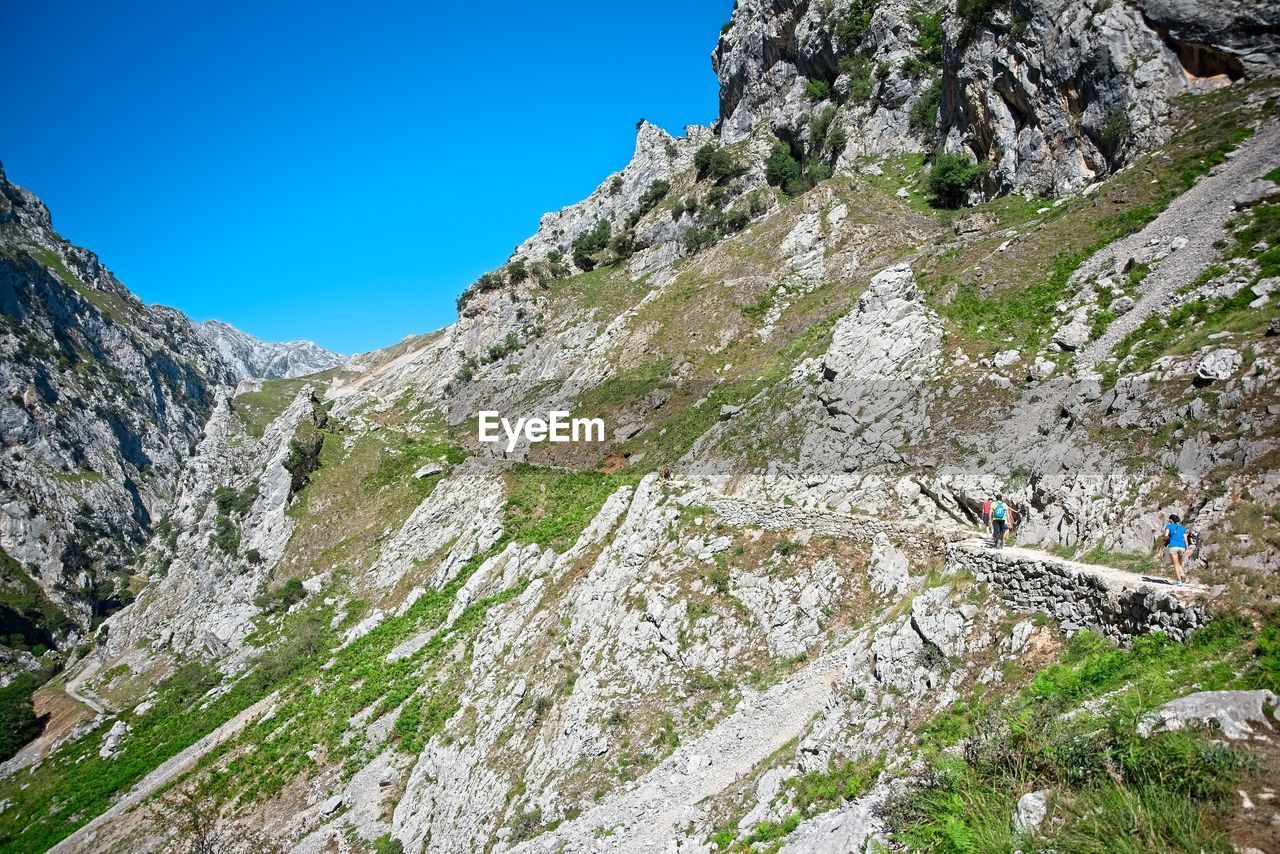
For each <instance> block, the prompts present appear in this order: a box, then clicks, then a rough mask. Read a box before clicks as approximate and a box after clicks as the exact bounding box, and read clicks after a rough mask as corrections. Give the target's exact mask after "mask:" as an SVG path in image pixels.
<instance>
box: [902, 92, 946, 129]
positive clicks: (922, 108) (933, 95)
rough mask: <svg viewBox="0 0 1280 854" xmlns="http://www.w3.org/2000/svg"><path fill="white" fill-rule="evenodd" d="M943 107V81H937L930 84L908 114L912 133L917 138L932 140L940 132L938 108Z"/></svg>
mask: <svg viewBox="0 0 1280 854" xmlns="http://www.w3.org/2000/svg"><path fill="white" fill-rule="evenodd" d="M941 105H942V81H941V80H935V81H933V82H932V83H930V84H929V86H928V88H926V89H925V90H924V91H923V92H921V93H920V97H919V98H918V99H917V100H916V102H915V103H914V104H912V105H911V111H910V112H909V113H908V114H907V121H908V123H909V124H910V126H911V132H912V133H914V134H916V135H917V136H919V137H921V138H923V139H926V140H931V139H932V138H933V137H934V135H935V134H936V133H937V130H938V108H939V107H940V106H941Z"/></svg>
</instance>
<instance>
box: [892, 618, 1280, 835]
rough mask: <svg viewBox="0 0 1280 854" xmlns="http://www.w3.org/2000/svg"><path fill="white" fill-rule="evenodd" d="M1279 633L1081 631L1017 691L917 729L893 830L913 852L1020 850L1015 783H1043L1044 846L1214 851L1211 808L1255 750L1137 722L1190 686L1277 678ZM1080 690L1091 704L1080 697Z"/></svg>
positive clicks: (1226, 796) (1218, 623) (1225, 801)
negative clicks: (916, 773) (923, 765)
mask: <svg viewBox="0 0 1280 854" xmlns="http://www.w3.org/2000/svg"><path fill="white" fill-rule="evenodd" d="M1278 637H1280V630H1277V627H1276V626H1275V625H1274V624H1268V625H1267V626H1266V627H1265V628H1264V629H1263V630H1262V631H1260V632H1259V631H1255V630H1254V628H1253V626H1252V625H1250V624H1249V623H1247V622H1244V621H1242V620H1239V619H1235V618H1231V617H1219V618H1217V619H1216V620H1215V621H1213V622H1211V623H1210V624H1209V625H1208V626H1207V627H1206V628H1203V629H1201V630H1200V631H1198V632H1196V633H1195V634H1194V635H1192V637H1191V639H1190V640H1189V641H1188V643H1186V644H1178V643H1175V642H1173V641H1171V640H1169V639H1168V638H1167V637H1165V636H1164V635H1162V634H1155V635H1146V636H1142V637H1138V638H1135V639H1134V643H1133V647H1132V648H1131V649H1122V648H1119V647H1116V646H1115V645H1114V644H1112V643H1111V642H1110V641H1107V640H1106V639H1104V638H1101V637H1099V636H1098V635H1095V634H1093V633H1091V632H1080V633H1079V634H1077V635H1076V636H1074V637H1073V638H1072V639H1071V641H1070V642H1069V643H1068V645H1067V647H1066V649H1065V650H1064V652H1063V655H1062V657H1061V659H1060V660H1059V661H1058V662H1057V663H1055V664H1052V665H1050V666H1048V667H1046V668H1043V669H1042V670H1041V671H1040V672H1039V673H1038V674H1037V675H1036V677H1035V678H1034V679H1033V680H1032V681H1031V682H1030V683H1029V684H1028V685H1027V686H1025V687H1024V688H1023V689H1022V690H1020V691H1018V692H1016V693H1014V694H1013V695H1011V696H1008V697H1005V698H1003V699H1001V698H998V697H983V696H981V695H975V696H974V698H972V699H971V700H968V701H964V702H961V703H957V704H956V705H955V706H953V707H952V708H951V709H949V710H948V711H946V712H944V713H943V714H940V715H938V716H936V717H935V718H934V719H933V720H931V721H929V722H926V724H925V725H923V726H922V727H920V728H919V730H918V732H919V734H920V736H921V752H922V755H923V756H924V757H925V758H926V759H927V761H928V762H929V767H930V770H929V772H928V774H927V775H926V777H925V779H924V780H923V781H922V783H921V784H920V785H919V786H917V787H916V788H915V789H913V790H911V791H909V792H907V793H906V794H905V795H903V796H902V797H899V798H897V799H896V800H895V801H893V802H892V803H891V804H889V806H888V807H887V809H886V815H887V817H888V818H889V822H890V825H891V827H892V828H893V835H894V838H895V840H896V841H897V842H898V843H900V844H902V845H903V846H905V847H907V848H908V849H910V850H915V851H930V852H971V851H1012V850H1014V849H1015V848H1022V849H1023V850H1027V849H1028V847H1029V841H1028V840H1025V839H1019V838H1017V837H1016V836H1015V834H1014V833H1013V829H1012V827H1011V824H1010V816H1011V815H1012V812H1013V809H1014V806H1015V804H1016V801H1017V799H1018V797H1019V796H1020V795H1021V794H1023V793H1025V792H1029V791H1033V790H1036V789H1040V788H1050V789H1052V790H1053V792H1054V799H1055V800H1054V804H1053V807H1052V808H1053V812H1054V817H1055V818H1054V822H1052V823H1051V824H1050V825H1047V826H1046V829H1047V832H1048V834H1049V835H1048V838H1046V839H1044V840H1041V844H1043V846H1044V847H1045V848H1056V849H1057V850H1061V851H1098V852H1102V851H1153V850H1209V851H1217V850H1224V849H1223V847H1222V846H1223V840H1222V837H1221V834H1220V833H1218V832H1217V830H1215V825H1214V822H1215V818H1216V817H1217V816H1220V815H1221V814H1222V813H1223V811H1224V810H1226V809H1228V808H1229V807H1230V803H1231V801H1230V797H1231V794H1232V793H1233V791H1234V788H1235V786H1236V785H1237V782H1236V781H1237V780H1238V778H1239V777H1240V776H1241V775H1242V774H1244V773H1246V772H1249V771H1252V770H1255V769H1256V768H1257V760H1256V759H1255V758H1254V757H1253V756H1252V755H1250V754H1248V753H1247V752H1245V751H1242V750H1237V749H1235V748H1229V747H1223V746H1221V745H1219V744H1217V743H1215V742H1214V741H1213V740H1212V739H1211V738H1210V737H1208V736H1206V735H1205V734H1203V733H1200V732H1196V731H1181V732H1173V733H1160V734H1157V735H1154V736H1152V737H1151V738H1148V739H1140V738H1139V737H1138V736H1137V733H1136V726H1137V721H1138V720H1139V718H1141V716H1142V715H1143V714H1144V713H1145V712H1146V711H1148V710H1150V709H1152V708H1154V707H1155V706H1157V705H1159V704H1161V703H1163V702H1165V701H1167V700H1169V699H1172V698H1174V697H1176V696H1181V695H1183V694H1186V693H1189V692H1190V691H1197V690H1223V689H1237V688H1239V689H1247V688H1258V687H1267V686H1271V685H1274V684H1275V683H1276V679H1277V678H1278V677H1280V655H1277V647H1276V639H1277V638H1278ZM1089 701H1094V702H1096V703H1098V705H1097V706H1095V707H1094V710H1093V711H1088V710H1084V709H1082V705H1083V704H1084V703H1086V702H1089ZM1068 712H1071V713H1072V714H1069V715H1068V714H1066V713H1068ZM959 743H963V749H962V750H961V751H958V752H957V751H956V750H955V749H954V747H953V746H954V745H956V744H959ZM1037 850H1039V849H1037Z"/></svg>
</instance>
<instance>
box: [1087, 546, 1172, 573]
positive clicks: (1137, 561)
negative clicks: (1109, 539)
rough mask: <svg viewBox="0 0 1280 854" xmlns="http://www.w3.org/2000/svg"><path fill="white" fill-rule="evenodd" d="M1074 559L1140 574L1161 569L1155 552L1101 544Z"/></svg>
mask: <svg viewBox="0 0 1280 854" xmlns="http://www.w3.org/2000/svg"><path fill="white" fill-rule="evenodd" d="M1073 560H1076V561H1079V562H1080V563H1092V564H1096V565H1098V566H1110V567H1113V568H1115V569H1123V570H1125V571H1126V572H1134V573H1137V574H1139V575H1151V574H1152V573H1154V572H1157V571H1158V570H1159V569H1160V561H1159V560H1158V559H1157V558H1156V556H1155V555H1154V554H1151V553H1147V554H1137V553H1133V552H1116V551H1111V550H1110V549H1106V548H1103V547H1102V546H1101V545H1097V546H1094V547H1093V548H1092V549H1090V550H1089V551H1087V552H1085V553H1084V554H1082V555H1079V556H1078V557H1075V558H1073Z"/></svg>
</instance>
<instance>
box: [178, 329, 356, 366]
mask: <svg viewBox="0 0 1280 854" xmlns="http://www.w3.org/2000/svg"><path fill="white" fill-rule="evenodd" d="M196 331H197V332H198V333H199V335H200V337H201V338H203V339H204V340H205V341H206V342H208V344H209V346H211V347H212V348H213V349H214V350H215V351H217V352H218V354H219V355H220V356H222V358H223V360H224V361H226V362H227V363H228V364H230V365H231V368H232V370H234V371H235V373H236V377H237V378H239V379H242V380H278V379H290V378H292V377H301V376H306V375H307V374H318V373H320V372H322V371H327V370H329V369H330V368H336V367H338V366H339V365H341V364H343V363H344V362H346V360H347V357H346V356H343V355H341V354H339V353H334V352H332V351H330V350H326V349H324V348H323V347H321V346H320V345H319V344H316V343H315V342H313V341H286V342H282V343H278V342H274V341H262V340H260V339H258V338H254V337H253V336H252V335H249V334H247V333H245V332H241V331H240V330H239V329H236V328H235V327H234V326H232V325H231V324H229V323H223V322H222V321H221V320H206V321H203V322H201V323H197V324H196Z"/></svg>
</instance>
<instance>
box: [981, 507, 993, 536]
mask: <svg viewBox="0 0 1280 854" xmlns="http://www.w3.org/2000/svg"><path fill="white" fill-rule="evenodd" d="M982 527H983V528H985V529H987V531H988V533H989V532H990V531H991V499H990V498H988V499H987V500H986V501H984V502H982Z"/></svg>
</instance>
